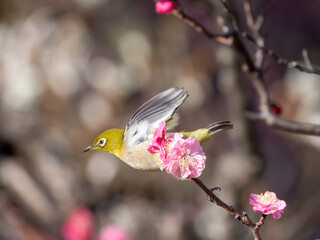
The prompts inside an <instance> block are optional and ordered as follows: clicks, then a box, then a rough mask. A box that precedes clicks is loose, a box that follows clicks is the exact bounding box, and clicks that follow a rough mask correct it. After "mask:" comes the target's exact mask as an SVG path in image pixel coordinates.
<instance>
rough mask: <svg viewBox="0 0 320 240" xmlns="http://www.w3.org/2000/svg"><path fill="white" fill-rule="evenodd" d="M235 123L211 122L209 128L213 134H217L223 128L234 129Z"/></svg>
mask: <svg viewBox="0 0 320 240" xmlns="http://www.w3.org/2000/svg"><path fill="white" fill-rule="evenodd" d="M232 128H233V124H232V123H231V122H229V121H221V122H216V123H212V124H210V125H209V126H208V127H207V129H208V130H209V131H210V132H212V134H215V133H217V132H220V131H222V130H227V129H232Z"/></svg>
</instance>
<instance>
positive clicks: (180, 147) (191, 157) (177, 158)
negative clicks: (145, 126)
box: [163, 133, 206, 179]
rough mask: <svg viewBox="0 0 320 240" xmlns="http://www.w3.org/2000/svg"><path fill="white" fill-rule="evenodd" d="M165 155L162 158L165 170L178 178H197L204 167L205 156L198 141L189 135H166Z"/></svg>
mask: <svg viewBox="0 0 320 240" xmlns="http://www.w3.org/2000/svg"><path fill="white" fill-rule="evenodd" d="M168 139H172V141H170V144H169V150H168V155H167V157H166V158H165V159H164V160H163V166H164V168H165V170H166V171H167V172H168V173H170V174H172V175H174V176H175V177H177V178H179V179H190V178H197V177H199V176H200V175H201V173H202V171H203V169H204V168H205V163H206V156H205V154H204V152H203V150H202V147H201V146H200V143H199V141H197V140H196V139H194V138H192V137H189V138H187V139H184V138H183V135H182V134H181V133H175V134H173V135H172V136H170V137H168Z"/></svg>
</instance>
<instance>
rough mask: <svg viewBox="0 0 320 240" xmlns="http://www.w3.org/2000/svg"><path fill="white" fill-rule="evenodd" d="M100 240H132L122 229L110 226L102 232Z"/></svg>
mask: <svg viewBox="0 0 320 240" xmlns="http://www.w3.org/2000/svg"><path fill="white" fill-rule="evenodd" d="M98 240H131V237H130V236H129V234H128V233H127V232H126V231H125V230H124V229H122V228H121V227H119V226H117V225H109V226H107V227H105V228H103V229H102V230H101V232H100V233H99V237H98Z"/></svg>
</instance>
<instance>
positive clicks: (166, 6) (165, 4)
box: [156, 0, 175, 14]
mask: <svg viewBox="0 0 320 240" xmlns="http://www.w3.org/2000/svg"><path fill="white" fill-rule="evenodd" d="M174 8H175V4H174V3H173V2H171V1H169V0H162V1H159V2H156V12H157V13H159V14H170V13H171V12H172V10H173V9H174Z"/></svg>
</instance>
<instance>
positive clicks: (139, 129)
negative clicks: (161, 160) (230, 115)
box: [84, 88, 233, 171]
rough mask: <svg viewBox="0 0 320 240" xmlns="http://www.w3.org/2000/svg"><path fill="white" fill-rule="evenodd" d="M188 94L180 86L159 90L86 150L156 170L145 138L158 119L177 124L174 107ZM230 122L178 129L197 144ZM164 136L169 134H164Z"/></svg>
mask: <svg viewBox="0 0 320 240" xmlns="http://www.w3.org/2000/svg"><path fill="white" fill-rule="evenodd" d="M187 97H188V93H187V92H186V91H185V90H184V89H182V88H170V89H168V90H166V91H163V92H161V93H159V94H158V95H156V96H154V97H153V98H151V99H150V100H149V101H147V102H146V103H145V104H143V105H142V106H141V107H140V108H139V109H138V110H137V111H136V112H135V113H134V115H133V116H132V117H131V118H130V120H129V122H128V124H127V126H126V128H125V129H109V130H106V131H104V132H103V133H101V134H100V135H99V136H98V137H97V138H96V139H95V141H94V143H93V145H91V146H89V147H87V148H86V149H85V150H84V152H87V151H89V150H102V151H105V152H109V153H112V154H114V155H116V156H117V157H118V158H120V159H121V160H122V161H123V162H125V163H127V164H128V165H130V166H131V167H133V168H135V169H138V170H143V171H153V170H159V166H158V165H157V163H156V161H155V160H154V156H153V155H152V154H150V153H149V152H148V151H147V148H148V144H149V141H148V140H149V139H150V136H151V134H152V133H153V130H154V129H155V128H157V127H158V126H159V124H160V122H161V121H165V122H166V128H167V129H168V130H170V129H172V128H173V127H175V126H176V125H177V124H178V122H179V121H178V119H179V118H178V115H177V113H175V112H176V110H177V108H179V107H180V105H181V104H182V103H183V102H184V100H185V99H186V98H187ZM231 128H233V125H232V124H231V123H230V122H229V121H222V122H217V123H214V124H211V125H209V126H208V127H207V128H200V129H198V130H195V131H192V132H180V133H182V134H183V137H185V138H187V137H193V138H195V139H197V140H198V141H199V142H200V144H202V143H203V142H204V141H205V140H207V139H208V138H209V137H211V136H212V135H213V134H215V133H217V132H219V131H222V130H225V129H231ZM167 135H170V133H168V134H167Z"/></svg>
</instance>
